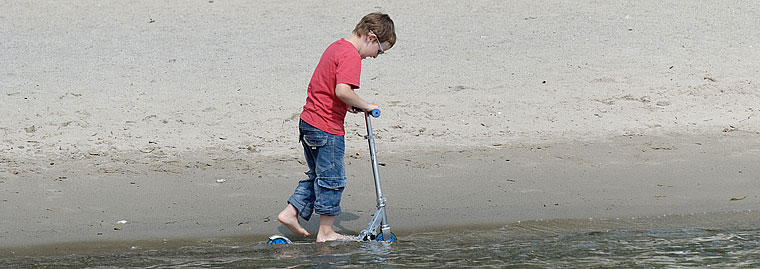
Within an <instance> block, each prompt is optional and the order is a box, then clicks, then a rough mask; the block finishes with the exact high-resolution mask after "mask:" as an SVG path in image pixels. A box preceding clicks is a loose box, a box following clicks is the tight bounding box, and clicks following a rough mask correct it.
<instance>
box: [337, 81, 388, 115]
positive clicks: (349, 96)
mask: <svg viewBox="0 0 760 269" xmlns="http://www.w3.org/2000/svg"><path fill="white" fill-rule="evenodd" d="M335 95H337V96H338V98H340V100H341V101H343V103H346V104H347V105H348V107H349V109H351V107H358V108H361V109H362V110H364V111H372V110H373V109H379V108H380V106H378V105H376V104H372V103H369V102H367V101H364V99H362V98H361V97H359V95H357V94H356V93H355V92H354V89H352V88H351V86H349V85H348V84H345V83H338V85H336V86H335ZM350 111H351V112H355V111H353V109H351V110H350Z"/></svg>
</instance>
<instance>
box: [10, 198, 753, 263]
mask: <svg viewBox="0 0 760 269" xmlns="http://www.w3.org/2000/svg"><path fill="white" fill-rule="evenodd" d="M398 236H399V241H398V242H394V243H379V242H333V243H323V244H314V243H297V244H295V245H278V246H270V245H266V244H265V243H264V242H261V243H256V244H253V245H250V244H248V245H240V246H238V245H204V246H188V247H182V248H178V249H170V250H142V249H139V248H138V249H130V250H127V251H124V252H122V253H112V254H101V255H94V256H92V255H91V256H84V255H70V256H35V257H12V258H4V259H2V260H0V267H1V268H14V267H39V268H47V267H49V268H60V267H76V268H84V267H96V268H108V267H140V268H165V267H172V268H176V267H182V268H199V267H200V268H250V267H257V268H260V267H277V268H283V267H331V268H332V267H345V268H364V267H367V266H372V267H378V266H382V267H391V268H392V267H457V268H458V267H499V268H501V267H510V266H515V267H521V268H523V267H552V268H554V267H705V266H720V267H760V214H758V213H756V212H738V213H737V212H735V213H721V214H692V215H684V216H661V217H646V218H628V219H613V220H594V219H587V220H549V221H527V222H520V223H514V224H509V225H506V226H504V227H501V228H496V229H480V230H450V231H440V232H424V233H411V234H399V235H398Z"/></svg>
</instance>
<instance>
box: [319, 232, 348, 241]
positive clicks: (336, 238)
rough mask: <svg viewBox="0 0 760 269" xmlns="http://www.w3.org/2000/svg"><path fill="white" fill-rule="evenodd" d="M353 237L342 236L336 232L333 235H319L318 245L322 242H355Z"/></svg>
mask: <svg viewBox="0 0 760 269" xmlns="http://www.w3.org/2000/svg"><path fill="white" fill-rule="evenodd" d="M353 240H354V237H353V236H348V235H342V234H339V233H336V232H332V233H331V234H325V235H322V234H317V243H322V242H328V241H353Z"/></svg>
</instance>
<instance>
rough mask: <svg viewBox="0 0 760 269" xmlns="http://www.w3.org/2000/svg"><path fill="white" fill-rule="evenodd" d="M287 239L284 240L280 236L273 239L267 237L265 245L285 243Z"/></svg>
mask: <svg viewBox="0 0 760 269" xmlns="http://www.w3.org/2000/svg"><path fill="white" fill-rule="evenodd" d="M287 244H288V241H285V239H282V238H275V239H269V241H267V245H287Z"/></svg>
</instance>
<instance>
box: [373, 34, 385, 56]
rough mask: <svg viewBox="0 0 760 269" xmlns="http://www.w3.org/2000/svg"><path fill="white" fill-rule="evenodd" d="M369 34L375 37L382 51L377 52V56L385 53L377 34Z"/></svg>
mask: <svg viewBox="0 0 760 269" xmlns="http://www.w3.org/2000/svg"><path fill="white" fill-rule="evenodd" d="M369 33H370V34H373V35H375V41H377V47H378V48H380V50H378V51H377V55H380V54H383V53H385V50H383V44H381V43H380V38H377V34H375V33H374V32H372V31H369Z"/></svg>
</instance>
